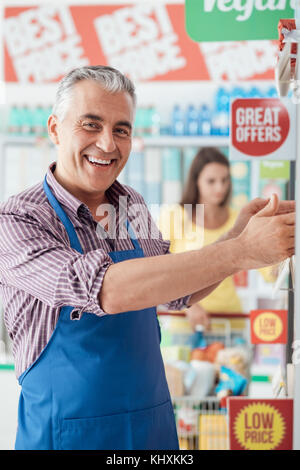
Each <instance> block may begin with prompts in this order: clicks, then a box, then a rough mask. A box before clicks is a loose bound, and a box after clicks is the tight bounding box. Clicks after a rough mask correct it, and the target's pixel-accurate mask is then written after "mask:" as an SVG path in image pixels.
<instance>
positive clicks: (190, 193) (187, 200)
mask: <svg viewBox="0 0 300 470" xmlns="http://www.w3.org/2000/svg"><path fill="white" fill-rule="evenodd" d="M208 163H219V164H221V165H225V166H226V167H227V168H228V169H229V168H230V165H229V161H228V159H227V158H226V156H225V155H224V154H223V153H222V152H220V150H218V149H216V148H213V147H204V148H202V149H200V150H199V151H198V152H197V154H196V156H195V158H194V160H193V161H192V164H191V167H190V170H189V173H188V178H187V180H186V183H185V186H184V191H183V195H182V199H181V201H180V204H181V205H182V206H184V204H192V206H193V212H194V210H195V209H196V204H198V203H199V200H200V194H199V189H198V184H197V181H198V178H199V175H200V173H201V172H202V170H203V168H204V167H205V165H208ZM229 175H230V173H229ZM231 191H232V183H231V178H230V184H229V188H228V191H227V194H226V196H225V197H224V199H223V201H222V202H221V203H220V206H222V207H224V206H226V205H228V203H229V201H230V198H231Z"/></svg>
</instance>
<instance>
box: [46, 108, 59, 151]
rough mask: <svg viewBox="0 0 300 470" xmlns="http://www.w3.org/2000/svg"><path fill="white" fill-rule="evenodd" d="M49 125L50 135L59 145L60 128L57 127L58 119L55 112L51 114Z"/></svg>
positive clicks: (55, 143)
mask: <svg viewBox="0 0 300 470" xmlns="http://www.w3.org/2000/svg"><path fill="white" fill-rule="evenodd" d="M47 126H48V135H49V137H50V139H51V140H52V142H53V143H54V145H58V144H59V139H58V129H57V127H58V119H57V117H56V116H55V115H54V114H51V116H49V118H48V123H47Z"/></svg>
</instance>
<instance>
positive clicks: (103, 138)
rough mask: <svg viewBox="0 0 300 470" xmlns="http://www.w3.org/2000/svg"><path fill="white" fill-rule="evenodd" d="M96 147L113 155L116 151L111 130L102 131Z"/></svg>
mask: <svg viewBox="0 0 300 470" xmlns="http://www.w3.org/2000/svg"><path fill="white" fill-rule="evenodd" d="M96 147H98V148H99V149H101V150H102V151H103V152H105V153H111V152H114V151H115V150H116V144H115V139H114V135H113V132H112V131H111V130H110V129H102V131H101V132H100V134H98V137H97V142H96Z"/></svg>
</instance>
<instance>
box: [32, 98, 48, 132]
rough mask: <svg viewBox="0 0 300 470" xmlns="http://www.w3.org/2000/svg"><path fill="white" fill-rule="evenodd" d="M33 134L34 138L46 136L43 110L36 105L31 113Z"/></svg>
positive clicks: (45, 121)
mask: <svg viewBox="0 0 300 470" xmlns="http://www.w3.org/2000/svg"><path fill="white" fill-rule="evenodd" d="M32 121H33V122H32V125H33V133H34V134H35V135H36V136H42V135H45V134H46V129H47V120H46V113H45V109H44V108H43V107H42V106H41V105H37V106H36V107H35V109H34V112H33V119H32Z"/></svg>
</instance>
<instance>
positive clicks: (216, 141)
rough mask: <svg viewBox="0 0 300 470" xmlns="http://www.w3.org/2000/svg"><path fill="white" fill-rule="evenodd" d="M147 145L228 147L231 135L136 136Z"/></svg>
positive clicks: (136, 138)
mask: <svg viewBox="0 0 300 470" xmlns="http://www.w3.org/2000/svg"><path fill="white" fill-rule="evenodd" d="M134 139H135V140H140V141H141V143H142V144H144V146H145V147H227V146H229V143H230V139H229V137H218V136H207V137H201V136H198V137H189V136H182V137H179V136H171V135H170V136H157V137H135V138H134Z"/></svg>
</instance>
